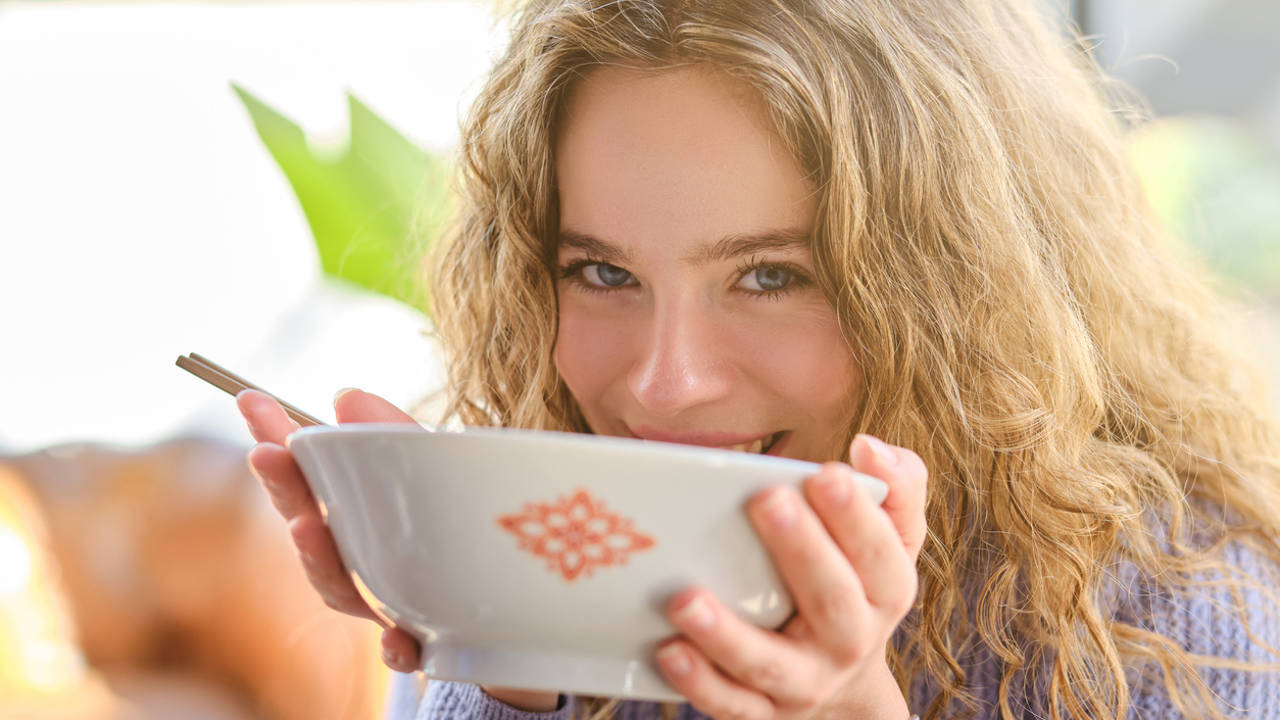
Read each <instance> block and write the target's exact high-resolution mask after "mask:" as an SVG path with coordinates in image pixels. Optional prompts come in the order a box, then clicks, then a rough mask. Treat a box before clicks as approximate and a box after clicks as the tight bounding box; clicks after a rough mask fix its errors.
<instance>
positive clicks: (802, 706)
mask: <svg viewBox="0 0 1280 720" xmlns="http://www.w3.org/2000/svg"><path fill="white" fill-rule="evenodd" d="M821 704H822V703H821V701H820V700H819V699H818V697H817V696H816V695H813V694H812V693H804V694H802V695H800V696H798V697H796V698H795V700H794V701H792V703H791V707H792V708H793V709H795V710H798V711H800V712H802V713H810V712H813V711H814V710H817V709H818V706H819V705H821Z"/></svg>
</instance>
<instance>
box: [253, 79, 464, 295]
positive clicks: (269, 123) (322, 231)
mask: <svg viewBox="0 0 1280 720" xmlns="http://www.w3.org/2000/svg"><path fill="white" fill-rule="evenodd" d="M232 88H233V89H234V90H235V92H236V94H237V95H238V96H239V97H240V100H241V102H243V103H244V106H245V109H247V110H248V111H249V116H250V118H251V119H252V120H253V125H254V127H255V128H256V129H257V131H258V136H259V137H260V138H262V142H263V143H264V144H265V145H266V146H267V150H268V151H269V152H270V153H271V156H272V157H273V158H275V160H276V163H277V164H279V166H280V169H281V170H283V171H284V174H285V177H286V178H288V180H289V184H290V185H292V186H293V190H294V193H295V194H296V195H297V197H298V202H299V204H300V205H301V206H302V211H303V213H304V214H305V215H306V218H307V222H308V223H309V224H310V226H311V232H312V235H313V236H314V237H315V242H316V249H317V250H318V252H319V254H320V265H321V268H322V269H323V271H324V272H325V273H326V274H328V275H330V276H333V277H337V278H341V279H343V280H347V281H350V282H353V283H355V284H357V285H360V286H361V287H364V288H367V289H369V290H372V291H374V292H378V293H381V294H383V295H387V296H389V297H392V298H394V299H396V300H399V301H401V302H404V303H406V304H408V305H410V306H412V307H415V308H417V309H419V310H421V311H423V312H429V303H428V298H427V295H426V292H425V286H426V284H425V282H424V279H425V278H424V270H423V267H422V259H423V254H424V253H425V252H426V251H427V250H428V249H429V248H430V245H431V243H433V242H434V241H435V239H436V237H437V236H438V235H439V233H440V231H441V228H442V226H443V224H444V222H445V221H446V220H447V218H448V214H449V211H450V210H451V207H452V197H451V194H450V192H449V182H448V180H449V168H448V163H446V162H445V161H444V159H443V158H440V157H436V156H433V155H432V154H430V153H428V152H426V151H425V150H423V149H421V148H419V147H418V146H416V145H414V144H413V143H412V142H411V141H409V140H408V139H407V138H406V137H404V136H403V135H401V134H400V133H399V132H398V131H397V130H396V129H395V128H393V127H392V126H391V125H390V124H388V123H387V122H386V121H384V120H383V119H382V118H380V117H378V115H377V114H375V113H374V112H373V111H372V110H370V109H369V108H368V107H366V106H365V105H364V104H363V103H361V102H360V101H359V100H357V99H356V98H355V97H354V96H352V95H350V94H348V95H347V101H348V108H349V112H350V119H351V127H350V139H349V141H348V143H347V145H346V147H345V148H344V149H343V150H342V151H341V152H339V153H334V152H332V151H326V150H322V149H317V148H315V147H313V146H312V145H311V144H310V143H308V142H307V138H306V134H305V133H304V132H303V131H302V128H300V127H299V126H298V125H297V124H296V123H294V122H293V121H291V120H289V119H288V118H286V117H285V116H284V115H282V114H280V113H279V112H277V111H276V110H274V109H272V108H271V107H269V106H268V105H267V104H266V103H264V102H262V101H261V100H259V99H258V98H256V97H254V96H253V95H252V94H250V93H249V92H248V91H247V90H245V89H244V88H242V87H240V86H238V85H234V84H233V85H232Z"/></svg>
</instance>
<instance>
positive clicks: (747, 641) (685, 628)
mask: <svg viewBox="0 0 1280 720" xmlns="http://www.w3.org/2000/svg"><path fill="white" fill-rule="evenodd" d="M667 616H668V617H669V618H670V619H671V622H672V624H673V625H675V626H676V628H677V629H678V630H680V632H682V633H683V634H684V636H685V637H686V638H687V639H688V640H689V642H691V643H692V644H693V645H694V646H695V647H696V648H697V649H698V651H699V652H701V653H702V654H703V655H704V656H705V657H706V658H707V659H708V660H709V661H711V663H712V664H713V665H715V666H716V667H718V668H720V669H721V670H722V671H723V672H724V673H725V674H726V675H727V676H728V677H729V678H731V679H733V680H735V681H736V682H738V683H739V684H741V685H742V686H744V687H746V688H750V689H752V690H755V691H757V692H760V693H763V694H764V695H766V696H768V697H769V698H771V699H772V700H773V701H774V702H776V703H777V704H779V705H783V706H803V705H804V704H805V695H804V694H803V693H804V691H805V689H806V688H811V687H813V685H814V682H815V680H816V679H817V678H819V677H820V676H821V674H822V673H823V671H824V670H826V668H824V667H823V666H822V665H823V663H821V662H819V661H817V656H815V655H813V654H812V653H809V652H805V651H804V649H803V647H804V646H803V645H801V644H800V643H799V642H797V641H795V640H792V639H791V638H788V637H784V636H782V635H779V634H777V633H772V632H767V631H765V630H761V629H760V628H758V627H756V626H755V625H752V624H751V623H748V622H746V621H745V620H743V619H742V618H740V617H738V616H737V615H736V614H735V613H734V612H733V611H732V610H730V609H729V608H727V607H725V605H724V604H723V603H721V602H720V600H719V599H718V598H716V596H715V595H713V594H712V593H710V592H707V591H705V590H701V589H698V588H692V589H689V590H686V591H684V592H681V593H678V594H677V595H676V596H675V597H673V598H672V599H671V602H670V603H669V604H668V607H667Z"/></svg>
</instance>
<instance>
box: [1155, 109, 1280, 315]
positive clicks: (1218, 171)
mask: <svg viewBox="0 0 1280 720" xmlns="http://www.w3.org/2000/svg"><path fill="white" fill-rule="evenodd" d="M1130 150H1131V153H1132V158H1133V161H1134V163H1135V165H1136V167H1137V169H1138V173H1139V175H1140V177H1141V179H1142V181H1143V184H1144V186H1145V187H1146V190H1147V195H1148V197H1149V199H1150V200H1151V203H1152V205H1153V206H1154V208H1155V210H1156V211H1157V212H1158V213H1159V214H1160V216H1161V217H1162V218H1163V220H1164V221H1165V223H1167V225H1168V226H1169V228H1170V229H1171V230H1172V231H1173V232H1174V233H1175V234H1176V235H1177V236H1179V237H1181V238H1183V239H1185V240H1186V242H1187V243H1188V244H1189V245H1190V246H1191V248H1192V249H1193V250H1194V251H1195V252H1196V253H1198V254H1199V255H1200V256H1201V257H1202V258H1203V259H1204V261H1205V262H1206V263H1207V264H1208V265H1209V267H1210V268H1211V269H1213V270H1214V271H1215V272H1216V273H1217V274H1218V276H1219V277H1220V279H1221V280H1222V284H1223V286H1224V289H1225V290H1227V291H1228V292H1232V293H1234V294H1238V295H1253V296H1255V297H1259V298H1260V299H1263V300H1270V301H1277V300H1280V163H1277V160H1276V158H1275V156H1274V154H1272V153H1270V152H1268V148H1267V146H1266V144H1265V142H1264V141H1263V140H1262V139H1261V138H1260V137H1258V136H1256V135H1254V134H1253V133H1251V132H1250V131H1249V130H1248V129H1247V126H1246V125H1243V124H1241V123H1239V122H1238V121H1233V120H1230V119H1227V118H1211V117H1201V118H1166V119H1161V120H1156V121H1153V122H1152V123H1150V124H1149V125H1147V126H1145V127H1143V128H1142V129H1140V130H1139V131H1137V133H1136V134H1135V135H1134V136H1133V138H1132V139H1131V144H1130Z"/></svg>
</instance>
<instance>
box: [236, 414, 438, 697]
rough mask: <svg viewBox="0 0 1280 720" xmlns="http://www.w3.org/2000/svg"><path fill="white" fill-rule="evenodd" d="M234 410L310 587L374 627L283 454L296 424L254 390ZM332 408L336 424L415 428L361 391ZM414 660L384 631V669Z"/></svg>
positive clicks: (394, 634)
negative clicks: (247, 434)
mask: <svg viewBox="0 0 1280 720" xmlns="http://www.w3.org/2000/svg"><path fill="white" fill-rule="evenodd" d="M236 405H237V406H239V408H240V414H242V415H243V416H244V419H245V422H246V423H247V424H248V426H249V432H250V433H252V434H253V439H254V440H257V441H258V444H257V445H256V446H255V447H254V448H253V449H252V450H250V451H249V467H250V468H251V469H252V470H253V474H254V475H256V476H257V477H258V480H259V481H260V482H261V483H262V486H263V487H264V488H266V490H267V494H268V495H270V496H271V502H272V504H274V505H275V506H276V510H278V511H279V512H280V514H281V515H282V516H283V517H284V519H285V522H287V523H288V524H289V534H290V535H291V536H292V537H293V544H294V545H295V546H297V548H298V554H299V555H300V556H301V558H302V566H303V568H305V570H306V573H307V579H308V580H309V581H310V582H311V585H312V587H314V588H315V589H316V591H318V592H319V593H320V597H322V598H324V602H325V604H326V605H328V606H329V607H331V608H333V609H334V610H337V611H339V612H343V613H346V614H348V615H355V616H356V617H362V618H369V619H371V620H375V621H378V620H379V619H378V617H377V616H376V615H375V614H374V612H373V610H371V609H370V608H369V606H368V604H367V603H365V601H364V599H363V598H361V597H360V593H358V592H357V591H356V586H355V583H353V582H352V581H351V576H350V574H349V573H347V570H346V568H345V567H343V564H342V559H341V558H340V557H339V556H338V548H337V546H335V545H334V542H333V535H332V534H331V533H330V532H329V528H328V527H327V526H326V525H325V524H324V520H323V519H321V517H320V508H319V507H318V506H317V505H316V501H315V498H314V497H312V496H311V490H310V488H308V487H307V483H306V481H305V480H304V479H303V477H302V471H301V470H300V469H299V468H298V463H297V462H295V461H294V459H293V455H292V454H291V453H290V452H289V451H288V449H286V448H285V444H284V442H285V438H286V437H288V436H289V434H290V433H292V432H293V431H294V430H297V429H298V424H297V423H296V422H294V421H293V420H292V419H290V418H289V416H288V415H286V414H285V412H284V409H283V408H281V407H280V404H279V403H277V402H276V401H275V400H274V399H273V398H272V397H271V396H270V395H267V394H266V393H262V392H258V391H256V390H244V391H241V392H240V394H238V395H236ZM333 407H334V411H335V412H336V413H337V417H338V423H339V424H344V423H371V422H392V423H398V422H406V423H414V424H417V423H416V421H415V420H414V419H413V418H412V417H409V416H408V415H407V414H405V413H404V412H403V411H401V410H400V409H399V408H397V407H396V406H395V405H392V404H391V403H389V402H387V401H386V400H383V399H382V398H380V397H378V396H377V395H371V394H369V393H366V392H362V391H360V390H351V389H348V390H343V391H341V392H339V393H338V394H337V396H336V397H335V398H334V400H333ZM379 622H380V621H379ZM418 655H419V649H418V642H417V641H416V640H415V639H414V638H413V636H411V635H409V634H408V633H407V632H405V631H404V630H401V629H400V628H397V627H394V626H391V627H387V626H385V625H384V626H383V630H382V660H383V662H384V663H386V665H387V667H389V668H391V669H392V670H396V671H398V672H414V671H416V670H417V669H418Z"/></svg>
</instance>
